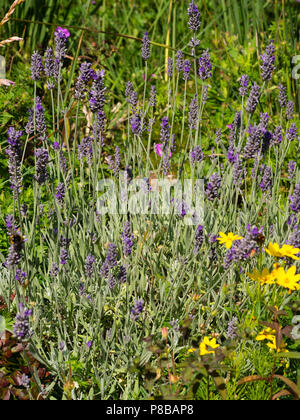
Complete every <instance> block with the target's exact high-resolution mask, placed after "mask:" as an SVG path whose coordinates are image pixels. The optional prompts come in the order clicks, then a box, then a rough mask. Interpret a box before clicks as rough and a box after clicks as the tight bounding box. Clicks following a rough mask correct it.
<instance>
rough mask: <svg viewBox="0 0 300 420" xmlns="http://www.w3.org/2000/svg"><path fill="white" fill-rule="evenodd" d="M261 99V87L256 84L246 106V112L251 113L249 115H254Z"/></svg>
mask: <svg viewBox="0 0 300 420" xmlns="http://www.w3.org/2000/svg"><path fill="white" fill-rule="evenodd" d="M259 98H260V86H259V85H258V84H257V83H256V82H254V84H253V86H252V89H251V92H250V95H249V98H248V101H247V104H246V111H247V112H249V114H253V112H254V111H255V110H256V107H257V105H258V101H259Z"/></svg>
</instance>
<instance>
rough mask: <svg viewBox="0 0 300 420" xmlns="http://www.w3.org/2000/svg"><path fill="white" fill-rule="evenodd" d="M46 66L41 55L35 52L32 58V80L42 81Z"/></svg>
mask: <svg viewBox="0 0 300 420" xmlns="http://www.w3.org/2000/svg"><path fill="white" fill-rule="evenodd" d="M43 71H44V66H43V63H42V57H41V55H40V54H39V53H38V52H37V51H35V52H34V53H33V54H32V56H31V78H32V80H33V81H34V82H37V81H38V80H41V78H42V73H43Z"/></svg>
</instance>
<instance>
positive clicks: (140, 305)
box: [130, 299, 145, 321]
mask: <svg viewBox="0 0 300 420" xmlns="http://www.w3.org/2000/svg"><path fill="white" fill-rule="evenodd" d="M144 303H145V302H144V299H138V300H135V301H134V306H133V308H132V309H131V315H130V316H131V318H132V319H133V321H137V320H138V319H139V317H140V316H141V313H142V312H143V309H144Z"/></svg>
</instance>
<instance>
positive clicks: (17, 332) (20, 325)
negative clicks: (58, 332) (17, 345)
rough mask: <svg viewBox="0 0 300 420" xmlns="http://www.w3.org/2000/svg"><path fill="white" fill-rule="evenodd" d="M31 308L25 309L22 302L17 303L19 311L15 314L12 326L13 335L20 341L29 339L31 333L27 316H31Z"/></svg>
mask: <svg viewBox="0 0 300 420" xmlns="http://www.w3.org/2000/svg"><path fill="white" fill-rule="evenodd" d="M32 314H33V311H32V309H27V308H25V307H24V305H23V304H22V303H20V304H19V312H18V313H17V315H16V321H15V324H14V327H13V333H14V336H15V337H16V338H17V339H18V340H19V341H21V342H25V341H27V340H29V339H30V338H31V337H32V335H33V330H32V329H31V328H30V323H29V318H30V317H31V316H32Z"/></svg>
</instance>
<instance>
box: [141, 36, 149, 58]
mask: <svg viewBox="0 0 300 420" xmlns="http://www.w3.org/2000/svg"><path fill="white" fill-rule="evenodd" d="M142 58H143V60H145V61H148V60H149V58H150V39H149V35H148V32H145V34H144V37H143V45H142Z"/></svg>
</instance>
